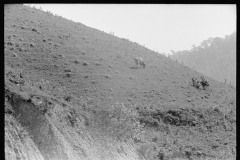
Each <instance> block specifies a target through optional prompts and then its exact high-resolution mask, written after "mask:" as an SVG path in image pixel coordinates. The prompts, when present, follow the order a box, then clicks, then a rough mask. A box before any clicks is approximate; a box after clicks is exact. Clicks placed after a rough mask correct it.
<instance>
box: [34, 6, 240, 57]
mask: <svg viewBox="0 0 240 160" xmlns="http://www.w3.org/2000/svg"><path fill="white" fill-rule="evenodd" d="M31 6H35V7H36V8H39V7H41V8H42V9H43V10H48V11H50V12H52V13H54V14H58V15H61V16H62V17H65V18H67V19H70V20H73V21H75V22H80V23H83V24H85V25H87V26H90V27H92V28H96V29H99V30H102V31H105V32H108V33H109V32H114V35H116V36H118V37H124V38H127V39H129V40H131V41H134V42H138V43H140V44H144V45H145V46H146V47H147V48H149V49H152V50H155V51H158V52H161V53H162V52H165V53H170V51H171V50H174V51H179V50H184V49H191V46H192V45H193V44H195V45H199V44H200V43H201V42H202V41H203V40H205V39H208V38H209V37H224V36H225V35H229V34H231V33H232V32H234V31H236V5H222V4H221V5H209V4H207V5H184V4H183V5H179V4H178V5H173V4H34V5H31Z"/></svg>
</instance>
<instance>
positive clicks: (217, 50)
mask: <svg viewBox="0 0 240 160" xmlns="http://www.w3.org/2000/svg"><path fill="white" fill-rule="evenodd" d="M236 53H237V52H236V32H234V33H232V34H231V35H228V36H225V38H218V37H216V38H209V39H208V40H204V41H203V42H202V43H201V45H200V46H194V47H193V48H192V50H191V51H188V50H185V51H178V52H174V54H173V55H171V56H170V58H172V59H173V60H177V61H178V62H179V63H184V65H186V66H188V67H190V68H193V69H195V70H196V71H198V72H200V73H202V74H205V75H207V76H209V77H211V78H213V79H215V80H217V81H219V82H222V83H226V84H228V85H229V84H230V85H232V86H235V87H236Z"/></svg>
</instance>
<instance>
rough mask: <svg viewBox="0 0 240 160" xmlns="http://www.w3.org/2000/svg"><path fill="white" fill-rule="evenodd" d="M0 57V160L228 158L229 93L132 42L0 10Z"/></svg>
mask: <svg viewBox="0 0 240 160" xmlns="http://www.w3.org/2000/svg"><path fill="white" fill-rule="evenodd" d="M4 57H5V61H4V62H5V137H7V138H5V139H7V141H5V153H6V154H7V155H8V157H7V158H8V159H24V158H25V159H34V158H33V157H35V159H43V158H44V159H46V160H52V159H59V160H61V159H63V160H66V159H74V160H75V159H89V160H90V159H91V160H92V159H96V160H102V159H109V160H112V159H116V160H118V159H128V160H130V159H133V160H137V159H140V160H141V159H142V160H144V159H147V160H148V159H151V160H152V159H161V160H163V159H177V158H182V159H216V158H217V159H234V158H235V156H236V133H235V132H236V89H235V88H233V87H230V86H227V85H224V84H221V83H219V82H217V81H215V80H212V79H211V78H209V77H206V76H204V75H202V74H200V73H197V72H196V71H194V70H192V69H190V68H188V67H185V66H183V65H180V64H178V63H176V62H175V61H173V60H171V59H168V58H166V57H165V56H162V55H159V54H157V53H156V52H153V51H151V50H149V49H147V48H145V47H143V46H140V45H138V44H137V43H134V42H131V41H128V40H126V39H121V38H118V37H116V36H113V35H110V34H107V33H104V32H102V31H99V30H96V29H93V28H90V27H87V26H85V25H83V24H81V23H75V22H72V21H70V20H67V19H64V18H61V17H58V16H54V15H52V14H51V13H46V12H43V11H41V10H37V9H34V8H29V7H26V6H23V5H5V6H4ZM138 57H141V58H142V59H143V61H144V64H145V65H146V66H145V68H139V66H137V65H136V64H135V61H134V59H133V58H138ZM201 77H205V81H206V82H207V83H204V84H203V83H202V84H201V83H196V84H195V83H194V82H193V81H194V78H196V81H199V82H205V81H203V80H202V79H201ZM206 84H209V86H207V85H206ZM9 124H12V125H13V126H14V127H13V128H12V127H11V125H9ZM19 128H23V129H22V130H23V131H24V132H26V134H25V137H27V141H26V140H22V138H21V137H22V132H20V131H19ZM10 131H11V132H10ZM9 137H13V138H9ZM19 137H20V138H19ZM14 146H18V147H14ZM29 146H32V148H31V149H27V148H28V147H29ZM30 156H32V157H30Z"/></svg>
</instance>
